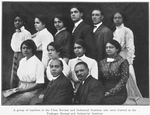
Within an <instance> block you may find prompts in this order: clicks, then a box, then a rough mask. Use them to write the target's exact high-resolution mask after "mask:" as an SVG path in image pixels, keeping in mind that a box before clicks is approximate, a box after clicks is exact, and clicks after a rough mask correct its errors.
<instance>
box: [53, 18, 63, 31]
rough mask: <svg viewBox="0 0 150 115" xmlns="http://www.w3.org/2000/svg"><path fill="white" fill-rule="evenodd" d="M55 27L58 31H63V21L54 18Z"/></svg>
mask: <svg viewBox="0 0 150 115" xmlns="http://www.w3.org/2000/svg"><path fill="white" fill-rule="evenodd" d="M54 26H55V28H56V29H57V30H61V29H62V28H63V27H64V23H63V21H62V20H60V19H58V18H54Z"/></svg>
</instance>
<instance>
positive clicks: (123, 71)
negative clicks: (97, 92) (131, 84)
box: [109, 60, 129, 95]
mask: <svg viewBox="0 0 150 115" xmlns="http://www.w3.org/2000/svg"><path fill="white" fill-rule="evenodd" d="M120 76H121V79H120V81H119V82H118V83H117V84H116V86H115V87H114V88H112V89H110V90H109V93H110V94H109V95H114V94H116V93H117V92H119V91H121V90H122V88H124V87H126V83H127V80H128V78H129V63H128V61H127V60H125V61H124V62H122V64H121V65H120Z"/></svg>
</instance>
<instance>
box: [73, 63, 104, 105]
mask: <svg viewBox="0 0 150 115" xmlns="http://www.w3.org/2000/svg"><path fill="white" fill-rule="evenodd" d="M75 73H76V76H77V77H78V79H79V80H80V81H81V85H80V86H79V88H78V90H77V93H76V95H75V98H74V103H75V104H82V105H84V104H93V105H96V104H101V100H102V97H103V95H104V89H103V86H102V83H101V82H100V81H98V80H96V79H95V78H93V77H92V76H91V75H90V74H89V69H88V66H87V64H86V63H85V62H79V63H77V64H76V65H75Z"/></svg>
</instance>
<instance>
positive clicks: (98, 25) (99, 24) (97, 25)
mask: <svg viewBox="0 0 150 115" xmlns="http://www.w3.org/2000/svg"><path fill="white" fill-rule="evenodd" d="M101 25H102V22H100V23H98V24H95V25H94V26H96V27H95V28H94V29H93V33H95V32H96V30H97V28H99V27H100V26H101Z"/></svg>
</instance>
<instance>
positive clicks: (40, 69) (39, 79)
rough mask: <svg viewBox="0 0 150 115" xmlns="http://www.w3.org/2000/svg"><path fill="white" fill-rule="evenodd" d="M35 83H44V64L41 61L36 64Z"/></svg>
mask: <svg viewBox="0 0 150 115" xmlns="http://www.w3.org/2000/svg"><path fill="white" fill-rule="evenodd" d="M36 83H44V65H43V64H42V63H39V64H37V68H36Z"/></svg>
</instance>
